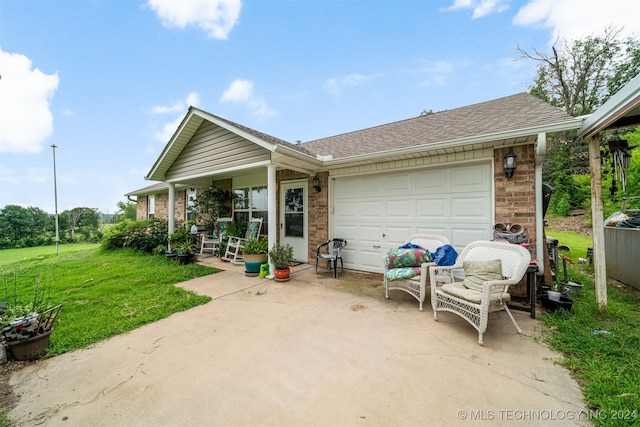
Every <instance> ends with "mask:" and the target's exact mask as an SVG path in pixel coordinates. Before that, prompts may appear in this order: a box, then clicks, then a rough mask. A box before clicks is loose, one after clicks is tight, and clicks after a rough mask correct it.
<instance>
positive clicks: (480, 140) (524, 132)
mask: <svg viewBox="0 0 640 427" xmlns="http://www.w3.org/2000/svg"><path fill="white" fill-rule="evenodd" d="M583 119H584V118H582V117H576V118H573V119H571V120H568V121H566V122H560V123H555V124H552V125H543V126H535V127H531V128H525V129H516V130H510V131H504V132H496V133H491V134H485V135H477V136H472V137H467V138H459V139H452V140H448V141H442V142H436V143H432V144H425V145H417V146H413V147H406V148H400V149H396V150H389V151H381V152H377V153H369V154H362V155H358V156H352V157H344V158H340V159H336V160H328V161H325V162H323V163H324V165H325V166H332V165H340V164H344V163H351V162H357V161H362V160H373V159H378V158H388V157H389V156H397V155H408V154H415V153H419V152H424V151H436V150H443V149H447V148H456V147H464V146H467V145H473V144H484V143H487V142H492V141H499V140H502V139H512V138H521V137H523V136H529V135H537V134H539V133H541V132H542V133H548V132H561V131H566V130H575V129H578V128H579V127H580V125H581V123H582V121H583Z"/></svg>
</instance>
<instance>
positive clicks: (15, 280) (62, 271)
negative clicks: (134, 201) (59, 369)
mask: <svg viewBox="0 0 640 427" xmlns="http://www.w3.org/2000/svg"><path fill="white" fill-rule="evenodd" d="M20 251H26V250H24V249H22V250H20ZM4 252H5V251H0V256H1V257H2V258H0V277H1V279H2V282H0V285H1V286H2V288H0V301H8V302H9V305H10V306H11V305H12V304H15V303H17V304H18V305H26V304H27V303H29V302H30V301H32V300H33V299H34V294H35V284H36V277H39V278H40V283H41V289H40V296H42V297H44V298H46V299H47V301H48V304H47V306H54V305H57V304H63V307H62V310H61V312H60V314H59V316H58V319H57V321H56V323H55V326H54V333H53V334H51V342H50V344H49V347H48V350H47V351H48V354H49V355H58V354H61V353H65V352H67V351H71V350H76V349H80V348H84V347H87V346H88V345H90V344H93V343H96V342H98V341H101V340H104V339H107V338H109V337H111V336H114V335H117V334H122V333H125V332H128V331H131V330H133V329H135V328H138V327H140V326H142V325H144V324H146V323H150V322H153V321H156V320H159V319H162V318H165V317H167V316H169V315H171V314H173V313H175V312H178V311H184V310H187V309H189V308H192V307H194V306H197V305H200V304H204V303H206V302H208V301H210V298H209V297H207V296H201V295H197V294H195V293H193V292H191V291H187V290H185V289H182V288H179V287H176V286H174V284H176V283H179V282H182V281H186V280H189V279H191V278H194V277H199V276H204V275H208V274H212V273H215V272H216V270H215V269H212V268H209V267H205V266H200V265H197V264H190V265H180V264H179V263H177V262H175V261H170V260H168V259H166V258H165V257H161V256H157V255H156V256H154V255H148V254H144V253H141V252H136V251H132V250H116V251H104V250H102V249H99V248H93V249H79V248H78V250H69V251H64V252H63V251H61V252H60V254H58V255H56V254H55V247H54V251H53V254H50V255H39V256H36V257H32V258H27V257H20V258H21V260H20V261H17V262H6V259H7V258H15V256H16V255H15V254H9V255H8V256H5V255H4V254H3V253H4ZM26 252H28V251H26ZM26 252H25V253H26ZM39 253H42V252H39Z"/></svg>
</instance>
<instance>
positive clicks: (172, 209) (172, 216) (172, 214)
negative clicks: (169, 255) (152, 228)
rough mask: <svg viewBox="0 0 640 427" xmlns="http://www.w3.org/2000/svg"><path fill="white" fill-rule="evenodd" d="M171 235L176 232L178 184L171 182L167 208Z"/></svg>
mask: <svg viewBox="0 0 640 427" xmlns="http://www.w3.org/2000/svg"><path fill="white" fill-rule="evenodd" d="M167 211H168V212H167V214H168V218H167V221H168V222H169V234H171V233H173V232H174V231H176V184H174V183H173V182H169V206H167Z"/></svg>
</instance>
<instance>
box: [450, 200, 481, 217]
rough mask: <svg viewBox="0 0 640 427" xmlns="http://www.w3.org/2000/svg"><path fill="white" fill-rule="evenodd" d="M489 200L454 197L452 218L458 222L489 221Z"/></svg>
mask: <svg viewBox="0 0 640 427" xmlns="http://www.w3.org/2000/svg"><path fill="white" fill-rule="evenodd" d="M487 203H488V200H487V199H486V198H484V197H480V196H473V197H453V198H452V199H451V212H452V213H451V218H452V219H453V220H456V221H470V220H474V221H477V220H480V221H487V220H488V219H489V218H488V215H487V213H488V209H487Z"/></svg>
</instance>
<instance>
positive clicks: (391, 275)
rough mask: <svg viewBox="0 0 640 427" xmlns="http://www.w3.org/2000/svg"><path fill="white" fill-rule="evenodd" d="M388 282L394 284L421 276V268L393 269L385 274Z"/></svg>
mask: <svg viewBox="0 0 640 427" xmlns="http://www.w3.org/2000/svg"><path fill="white" fill-rule="evenodd" d="M385 275H386V276H387V280H388V281H390V282H392V281H394V280H403V279H411V278H412V277H416V276H419V275H420V267H402V268H392V269H390V270H387V271H386V272H385Z"/></svg>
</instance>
